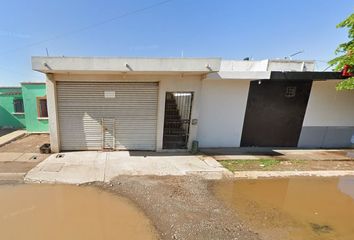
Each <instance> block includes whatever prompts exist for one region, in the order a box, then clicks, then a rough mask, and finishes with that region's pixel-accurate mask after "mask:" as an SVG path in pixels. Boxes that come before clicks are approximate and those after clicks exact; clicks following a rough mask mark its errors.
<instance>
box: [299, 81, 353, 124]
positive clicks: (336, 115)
mask: <svg viewBox="0 0 354 240" xmlns="http://www.w3.org/2000/svg"><path fill="white" fill-rule="evenodd" d="M337 83H338V81H332V80H329V81H314V82H313V85H312V90H311V94H310V99H309V102H308V105H307V109H306V114H305V119H304V123H303V126H354V92H353V91H337V90H336V89H335V87H336V84H337Z"/></svg>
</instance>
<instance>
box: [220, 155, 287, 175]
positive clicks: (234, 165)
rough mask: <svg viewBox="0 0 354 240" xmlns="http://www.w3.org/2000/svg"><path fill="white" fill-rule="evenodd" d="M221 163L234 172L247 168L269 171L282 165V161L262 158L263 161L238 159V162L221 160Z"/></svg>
mask: <svg viewBox="0 0 354 240" xmlns="http://www.w3.org/2000/svg"><path fill="white" fill-rule="evenodd" d="M219 163H220V164H221V165H222V166H223V167H225V168H227V169H228V170H230V171H232V172H234V171H237V170H244V169H245V168H249V169H250V170H251V169H254V168H261V169H269V168H271V167H272V166H275V165H277V164H279V163H280V160H278V159H274V158H262V159H255V160H250V159H237V160H220V161H219Z"/></svg>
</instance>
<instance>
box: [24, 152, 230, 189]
mask: <svg viewBox="0 0 354 240" xmlns="http://www.w3.org/2000/svg"><path fill="white" fill-rule="evenodd" d="M119 175H160V176H162V175H175V176H183V175H199V176H202V177H204V178H207V179H220V178H222V177H224V176H227V175H231V176H232V173H231V172H229V171H228V170H226V169H225V168H223V167H222V166H221V165H220V164H219V163H218V162H217V161H215V160H214V159H212V158H201V157H198V156H194V155H189V154H185V155H178V154H177V156H176V154H174V155H172V154H158V153H147V154H146V155H144V154H141V153H140V152H137V154H136V153H135V152H129V151H117V152H96V151H85V152H67V153H62V154H59V155H58V154H53V155H51V156H50V157H48V158H47V159H46V160H44V161H43V162H41V163H40V164H38V165H37V166H36V167H35V168H33V169H32V170H31V171H29V172H28V173H27V175H26V176H25V181H26V182H46V183H70V184H82V183H87V182H93V181H104V182H109V181H110V180H111V179H113V178H114V177H116V176H119Z"/></svg>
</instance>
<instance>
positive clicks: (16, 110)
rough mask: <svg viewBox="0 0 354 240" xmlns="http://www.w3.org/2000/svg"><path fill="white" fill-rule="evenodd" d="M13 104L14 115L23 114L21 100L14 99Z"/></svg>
mask: <svg viewBox="0 0 354 240" xmlns="http://www.w3.org/2000/svg"><path fill="white" fill-rule="evenodd" d="M13 104H14V113H24V108H23V99H20V98H18V99H14V101H13Z"/></svg>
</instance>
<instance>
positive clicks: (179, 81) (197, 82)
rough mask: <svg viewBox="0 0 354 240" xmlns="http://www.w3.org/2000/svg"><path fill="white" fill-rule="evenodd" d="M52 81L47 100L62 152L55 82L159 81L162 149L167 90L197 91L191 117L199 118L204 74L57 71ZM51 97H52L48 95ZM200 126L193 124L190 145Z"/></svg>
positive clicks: (55, 138) (54, 135)
mask: <svg viewBox="0 0 354 240" xmlns="http://www.w3.org/2000/svg"><path fill="white" fill-rule="evenodd" d="M52 79H53V81H48V83H49V84H50V86H49V87H48V89H49V90H48V95H51V100H49V99H48V101H49V102H48V103H49V106H50V109H51V111H50V119H51V121H50V131H51V144H52V146H53V147H52V148H53V151H55V152H56V151H60V136H59V131H58V128H59V127H60V126H58V122H57V109H56V104H55V103H56V96H55V92H56V89H55V87H56V85H55V82H56V81H84V82H87V81H93V82H125V81H127V82H158V83H159V96H158V98H159V99H158V116H157V139H156V148H157V149H156V150H157V151H161V150H162V140H163V126H164V113H165V96H166V92H169V91H170V92H172V91H189V92H193V93H194V100H193V105H192V113H191V118H192V119H198V117H199V112H198V109H199V99H200V89H201V76H200V75H181V74H178V75H177V74H175V75H131V74H127V75H116V74H55V75H54V76H53V78H52ZM48 98H50V97H48ZM197 128H198V125H191V128H190V137H189V142H188V146H189V147H190V146H191V143H192V141H193V140H196V138H197Z"/></svg>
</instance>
